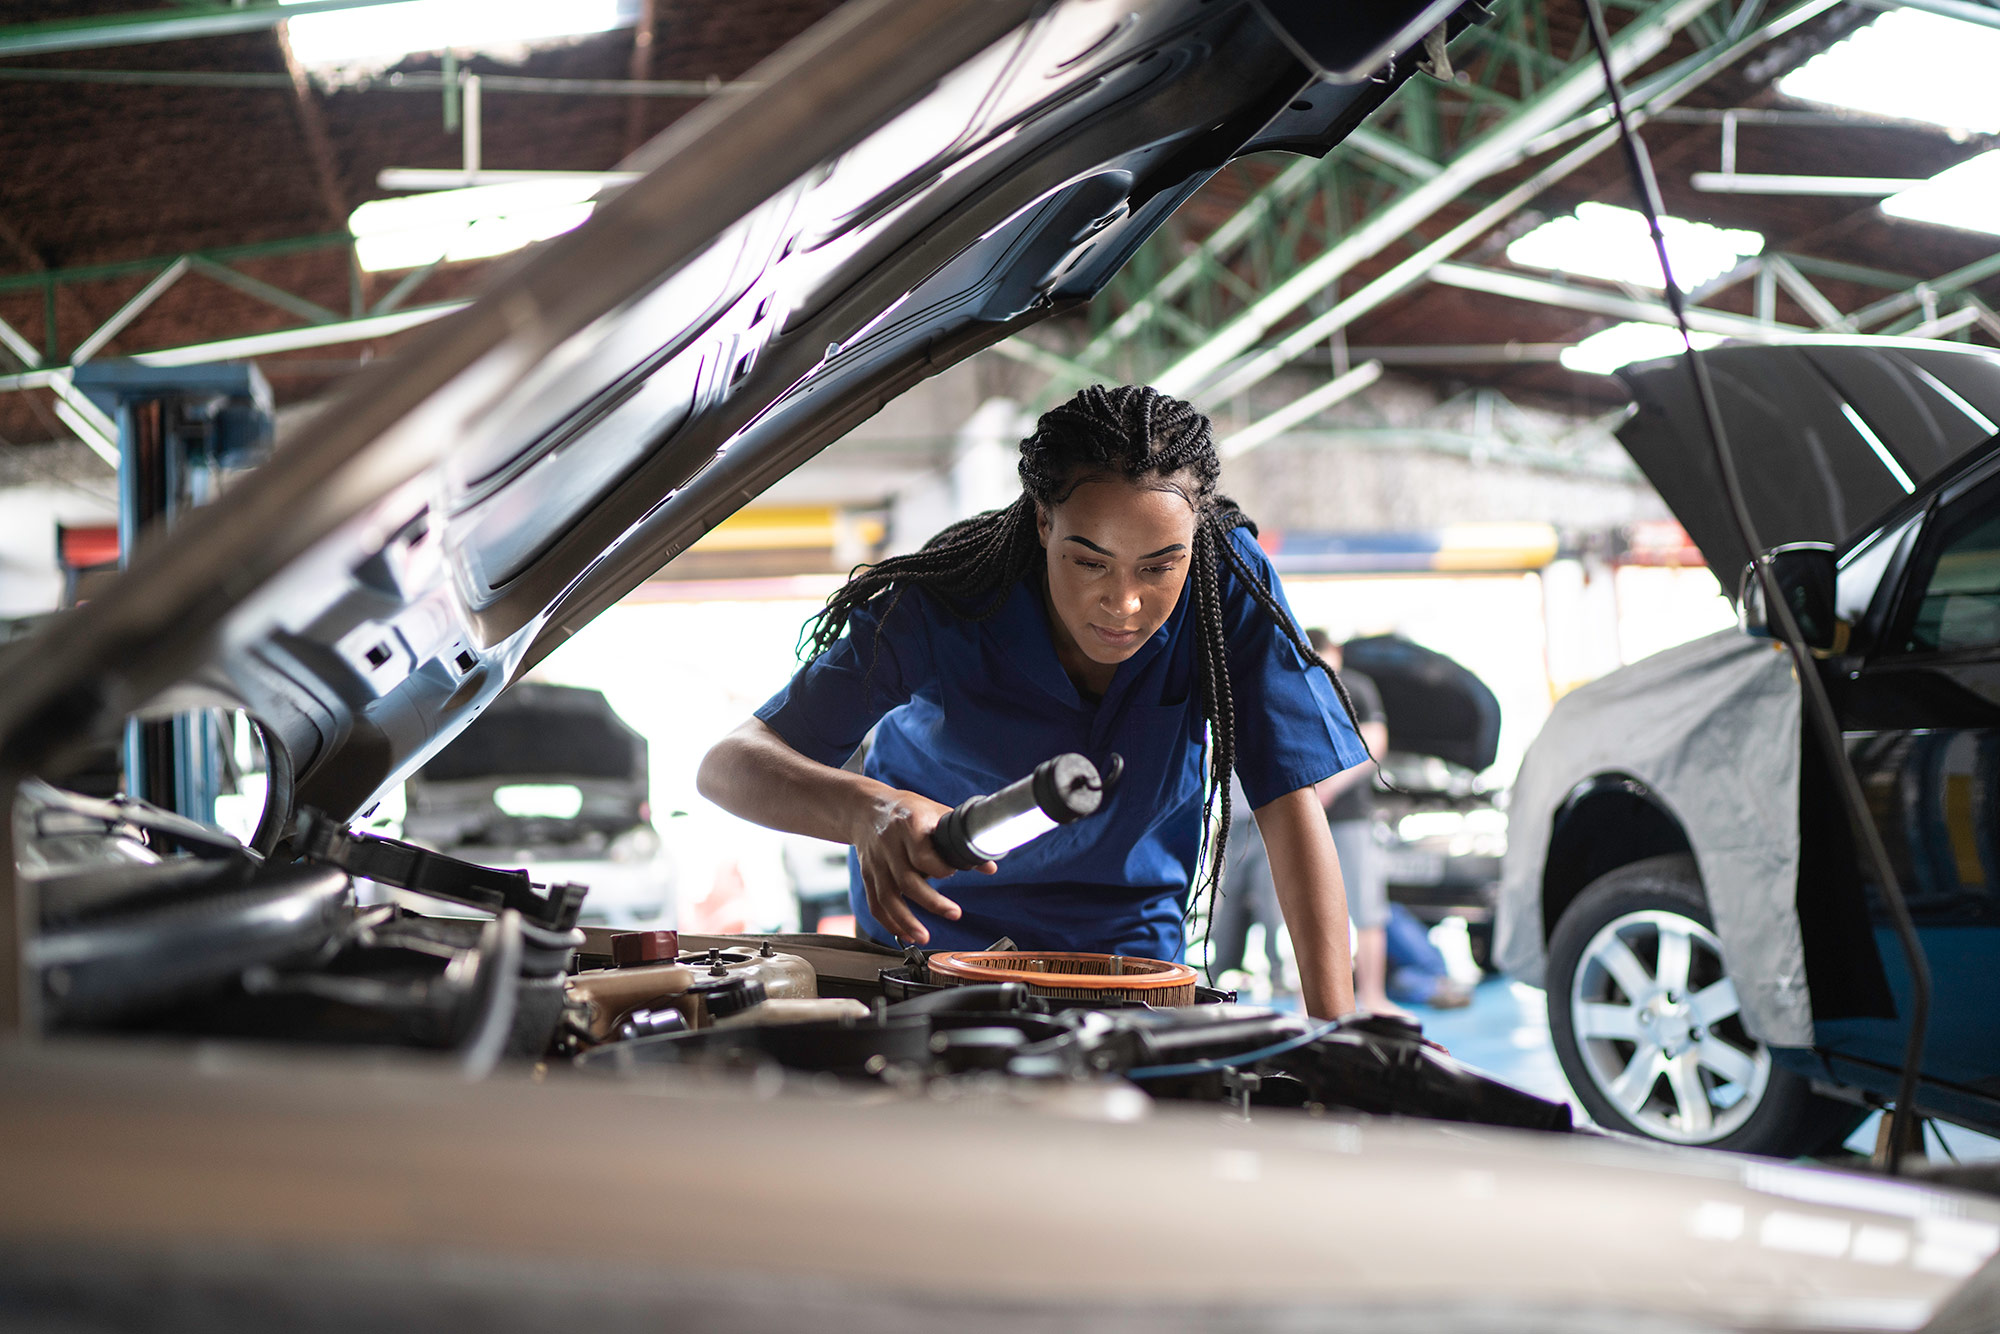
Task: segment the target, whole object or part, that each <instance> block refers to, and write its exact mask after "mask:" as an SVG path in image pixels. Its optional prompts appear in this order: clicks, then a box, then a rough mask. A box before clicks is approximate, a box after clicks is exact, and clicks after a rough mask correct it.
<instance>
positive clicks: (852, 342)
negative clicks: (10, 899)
mask: <svg viewBox="0 0 2000 1334" xmlns="http://www.w3.org/2000/svg"><path fill="white" fill-rule="evenodd" d="M1457 3H1458V0H1407V2H1406V3H1391V4H1384V5H1375V6H1368V7H1366V8H1365V9H1363V10H1359V11H1355V12H1354V13H1353V15H1352V16H1351V18H1343V19H1342V20H1341V21H1340V22H1339V23H1335V24H1329V23H1327V22H1325V21H1324V19H1323V16H1320V17H1319V18H1313V17H1312V16H1311V15H1303V16H1293V15H1292V14H1291V11H1292V10H1293V9H1297V8H1299V7H1297V6H1287V5H1284V4H1264V5H1258V4H1252V3H1248V2H1247V0H1238V2H1237V3H1227V2H1224V3H1215V4H1209V3H1202V0H1153V2H1151V3H1139V4H1128V5H1121V6H1118V7H1116V8H1114V9H1106V8H1104V7H1103V6H1101V5H1097V4H1094V3H1090V2H1089V0H1066V2H1062V3H1047V2H1046V0H956V2H955V3H945V2H941V0H856V3H853V4H849V5H848V6H846V7H845V8H843V9H841V10H840V11H838V12H837V13H835V14H834V15H833V16H832V17H831V18H829V19H828V20H826V21H825V22H823V23H822V24H820V25H819V26H818V27H816V28H815V29H813V30H812V31H811V32H809V33H807V34H806V35H805V36H804V37H802V38H801V39H799V41H797V42H794V43H793V44H792V45H791V46H789V47H787V48H786V49H785V50H783V51H781V52H780V53H779V54H778V55H776V56H774V57H773V58H772V59H771V60H769V61H767V62H766V63H765V64H764V65H763V66H761V67H760V68H759V69H758V70H756V71H753V72H752V73H751V74H750V75H749V76H748V82H749V83H750V84H752V85H754V87H755V90H754V91H751V92H747V93H744V94H741V95H735V96H728V97H718V98H716V99H714V100H712V101H711V102H709V103H707V104H704V106H703V107H702V108H700V109H699V110H698V111H696V112H695V113H693V114H691V115H689V116H687V117H686V118H684V119H683V120H682V121H680V122H678V123H677V124H676V125H675V126H674V127H673V128H672V129H670V130H669V131H668V132H667V133H666V134H664V135H663V136H662V137H661V138H660V139H658V140H656V141H655V142H654V143H653V144H651V145H649V146H648V148H647V149H645V150H644V151H643V152H642V153H641V154H640V155H638V158H637V159H636V160H635V161H634V162H632V163H628V164H627V165H628V166H632V167H636V168H638V169H640V170H642V171H644V172H645V175H643V176H642V177H641V178H640V179H639V180H638V181H636V182H635V183H634V184H632V185H631V186H629V187H628V188H626V189H625V190H624V191H623V192H622V193H620V194H619V195H618V196H617V197H615V198H612V199H609V200H608V201H606V202H604V203H603V204H602V205H601V206H600V207H599V208H598V209H597V211H596V213H595V215H594V216H593V217H592V218H591V219H590V221H589V222H587V223H586V224H585V225H584V226H583V227H582V228H580V229H579V230H577V231H576V232H573V233H571V234H569V235H568V236H566V237H562V238H559V239H558V240H556V241H554V242H552V243H550V244H548V245H547V246H545V247H543V248H541V249H539V250H538V251H536V252H533V253H531V254H530V255H528V256H526V257H524V259H523V260H522V261H521V262H519V263H517V264H516V265H515V266H514V267H513V268H512V269H511V270H510V271H508V272H507V273H506V274H505V275H504V276H503V277H502V278H501V279H500V280H498V281H496V282H495V283H494V284H493V285H492V287H491V288H490V290H488V291H487V293H486V294H485V295H484V296H483V297H482V298H481V299H480V300H479V301H477V302H476V303H475V304H474V305H473V306H471V307H470V308H468V309H467V310H465V311H463V312H460V313H459V314H457V315H454V316H451V317H448V318H446V319H444V320H441V321H439V322H438V323H437V324H436V325H434V326H431V327H430V328H428V329H427V330H425V331H424V332H423V333H422V334H421V335H420V336H419V337H418V338H417V340H416V341H414V342H413V343H412V344H411V345H410V346H409V347H408V348H407V349H406V350H405V351H404V352H403V353H401V354H399V356H398V357H397V358H396V359H395V360H394V362H393V363H392V364H388V365H385V366H383V367H381V368H379V369H377V370H374V371H371V372H368V373H364V374H363V375H360V376H357V377H356V378H355V379H354V380H353V381H352V382H351V383H350V384H349V386H348V387H347V389H346V390H345V392H343V393H342V394H341V395H340V396H339V397H338V399H337V400H336V401H335V402H334V403H332V404H331V405H330V406H329V407H327V408H326V409H325V410H324V411H323V412H321V413H319V414H318V415H317V416H316V417H315V418H314V419H313V420H312V421H311V422H309V423H307V424H306V425H305V426H303V427H302V428H301V429H300V431H299V433H298V434H297V435H296V436H295V437H293V438H292V439H290V440H288V441H285V442H283V444H282V445H281V447H280V449H279V450H278V452H277V454H276V456H275V458H273V459H272V460H271V461H270V462H269V463H268V464H266V465H264V466H263V467H261V468H259V469H258V470H256V471H255V472H253V473H252V474H250V475H249V476H248V477H246V478H245V479H244V480H243V481H242V483H241V484H239V485H238V486H236V487H235V488H234V489H232V490H231V491H230V492H229V493H228V494H226V495H225V496H223V497H222V498H221V499H220V500H219V501H217V502H216V503H215V504H213V505H210V506H208V507H206V508H205V509H203V510H200V511H197V512H196V513H194V514H193V515H191V516H190V517H189V519H188V520H187V521H186V522H185V523H184V524H183V525H182V526H181V527H180V528H179V529H178V530H177V531H176V532H174V533H172V534H171V535H169V536H168V537H167V538H166V539H165V540H164V541H162V542H161V543H159V544H158V545H155V546H152V547H150V548H147V549H143V550H142V552H141V559H140V560H139V561H138V562H137V563H136V564H135V566H134V568H133V569H132V570H130V571H128V572H127V573H125V574H124V575H122V576H120V578H119V579H118V580H116V581H115V582H114V584H113V585H112V586H111V587H110V588H109V589H108V590H107V591H106V592H105V594H104V595H103V596H101V597H99V598H98V599H96V600H94V601H93V602H91V603H90V604H89V605H87V606H85V607H83V608H81V609H80V610H79V611H77V612H76V613H74V614H72V615H67V616H64V617H62V618H60V619H59V621H58V623H56V624H55V625H54V626H52V627H51V629H50V630H49V632H47V633H45V634H43V635H41V636H39V637H38V638H37V639H36V640H35V641H34V642H33V644H32V645H31V646H29V647H30V651H26V652H22V653H19V654H18V655H17V656H16V657H15V658H14V660H13V662H12V664H11V665H10V676H11V686H10V688H9V690H8V691H7V693H6V695H5V696H4V697H0V761H4V767H5V768H6V769H7V770H9V771H11V773H12V774H13V775H16V776H18V775H20V774H23V773H33V772H44V773H47V772H51V771H53V770H55V769H59V768H60V764H61V759H62V756H63V755H64V753H65V752H70V753H74V751H75V750H76V749H77V748H78V747H80V746H81V745H82V744H84V743H85V742H87V741H88V740H89V739H90V738H92V737H96V738H104V737H107V736H109V735H111V734H112V732H113V731H114V729H115V728H116V727H117V726H118V724H119V723H120V721H121V720H122V719H123V718H124V717H126V716H128V715H130V714H133V713H137V712H141V711H165V710H169V709H184V708H188V707H191V706H195V705H205V704H212V705H223V706H230V707H238V708H243V709H245V710H247V711H248V712H249V713H251V714H252V715H253V716H254V717H256V718H258V719H259V720H260V721H261V723H262V724H263V726H264V727H265V728H266V729H267V731H268V733H269V734H270V736H271V737H272V738H273V740H274V741H275V742H276V744H279V745H282V746H283V747H284V749H285V750H286V751H287V752H288V753H289V755H290V758H291V760H292V764H291V766H290V767H291V768H292V769H293V770H294V771H295V772H296V774H297V776H298V777H297V781H296V788H295V790H294V791H292V792H289V793H284V794H280V795H278V796H276V797H274V801H282V802H285V803H289V808H290V809H296V808H297V807H299V806H303V805H310V806H314V807H316V808H318V809H320V810H323V811H325V812H327V813H328V814H330V815H332V816H333V817H335V818H336V819H341V820H345V819H348V818H351V817H352V816H353V815H354V814H355V813H356V812H358V811H360V810H362V809H364V808H365V807H366V806H367V804H368V803H369V802H370V801H371V800H372V799H373V798H374V797H375V795H376V794H377V793H378V792H380V791H381V790H383V789H384V788H386V787H387V786H388V785H390V784H392V783H394V782H396V781H398V780H400V779H401V778H402V777H403V776H405V775H407V774H408V773H409V772H411V771H412V770H414V769H415V768H416V767H418V766H419V765H421V764H422V763H423V762H424V761H425V760H426V759H427V758H428V757H429V756H431V755H432V754H434V753H435V752H436V750H437V749H438V748H439V747H441V746H442V745H444V744H445V743H446V742H448V741H449V740H450V739H451V737H452V736H453V735H455V734H456V732H457V731H458V730H459V729H461V728H462V727H463V726H464V725H465V724H466V723H467V722H469V721H470V720H471V719H472V718H473V717H474V716H475V715H476V714H477V713H478V712H479V710H480V709H481V708H483V707H484V706H485V705H486V704H487V703H488V702H490V701H491V700H492V699H493V698H494V696H496V695H497V694H498V693H499V692H500V690H501V689H503V688H504V687H505V686H506V684H507V683H508V682H509V681H510V680H512V679H514V678H515V677H516V676H518V675H519V673H520V672H521V671H522V670H524V669H525V667H527V666H529V665H532V664H533V663H534V662H535V661H537V660H539V659H540V658H541V657H543V656H545V655H546V654H547V653H548V652H549V651H551V650H552V649H553V648H554V647H556V646H557V645H559V644H560V643H561V642H562V641H563V640H564V639H565V638H566V637H567V636H568V635H570V634H571V633H573V632H574V631H575V630H576V629H577V628H578V627H579V626H581V625H582V624H583V623H585V622H586V621H588V620H589V619H590V618H591V617H593V616H595V615H596V614H598V613H599V612H601V611H602V610H604V609H605V608H606V607H608V606H610V605H612V604H613V603H615V602H616V601H617V600H618V599H619V598H621V597H623V596H624V595H625V594H626V593H627V592H629V591H630V590H631V589H633V588H634V587H636V586H637V585H638V584H639V583H640V582H641V581H642V580H644V579H645V578H647V577H648V576H650V575H652V574H653V573H655V572H656V571H657V570H659V568H660V567H661V566H662V565H664V564H666V563H667V562H668V561H669V560H671V559H672V558H673V557H674V556H675V555H676V554H677V553H678V552H680V551H682V550H684V549H685V548H686V547H687V546H688V545H690V544H691V543H692V542H694V541H695V539H697V538H698V537H700V536H701V535H702V534H703V533H704V532H706V531H707V530H708V529H709V528H711V527H713V526H714V525H715V524H716V523H718V522H720V521H721V520H722V519H723V518H724V517H726V516H727V515H728V514H730V513H731V512H733V511H734V510H736V509H737V508H739V507H740V506H742V505H743V504H744V503H745V502H747V501H749V500H750V499H752V498H754V497H755V496H756V495H758V494H759V493H760V492H761V491H763V490H764V489H765V488H766V487H768V486H769V485H770V484H771V483H772V482H773V481H775V480H777V479H778V478H779V477H781V476H783V475H784V474H785V473H787V472H789V471H790V470H791V469H792V468H794V467H796V466H797V465H798V464H799V463H800V462H802V461H803V460H805V459H806V458H808V457H810V456H811V455H812V454H814V453H816V452H817V451H818V450H819V449H821V448H823V447H824V446H825V445H827V444H828V443H830V442H832V441H833V440H835V439H838V438H839V437H840V436H841V435H843V434H844V433H846V432H847V431H848V430H850V429H852V428H853V427H854V426H855V425H856V424H857V423H859V422H861V421H862V420H865V419H866V418H867V417H869V416H870V415H872V414H873V413H874V412H875V411H877V410H878V409H879V408H880V407H881V406H882V405H883V404H884V403H885V402H886V401H887V400H889V399H890V398H892V397H894V396H895V395H897V394H898V393H900V392H902V391H903V390H904V389H906V388H908V387H909V386H910V385H912V384H914V383H916V382H917V381H919V380H921V379H923V378H925V377H927V376H929V375H932V374H935V373H936V372H938V371H940V370H942V369H944V368H945V367H947V366H950V365H952V364H953V363H955V362H957V361H959V360H960V359H962V358H964V357H966V356H968V355H970V354H971V353H972V352H974V351H977V350H978V349H980V348H983V347H986V346H988V345H990V344H992V343H994V342H996V341H998V340H1000V339H1002V338H1004V337H1007V336H1008V335H1010V334H1012V333H1014V332H1015V331H1017V330H1019V329H1021V328H1023V327H1025V326H1027V325H1029V324H1032V323H1035V322H1037V321H1039V320H1041V319H1043V318H1046V317H1047V316H1048V315H1050V314H1052V313H1055V312H1058V311H1062V310H1064V309H1067V308H1070V307H1072V306H1074V305H1076V304H1077V303H1079V302H1082V301H1084V300H1087V299H1088V298H1089V297H1090V296H1091V295H1093V294H1094V293H1095V292H1097V291H1098V290H1099V289H1100V288H1102V286H1103V285H1104V284H1105V283H1106V282H1107V281H1108V280H1109V278H1110V277H1111V275H1112V274H1113V273H1114V272H1115V271H1116V270H1117V269H1118V267H1119V266H1120V265H1121V264H1122V263H1123V262H1124V261H1125V259H1126V258H1127V257H1129V256H1130V254H1131V253H1132V252H1133V250H1134V249H1135V248H1136V247H1137V246H1138V245H1139V244H1140V243H1141V242H1142V241H1143V240H1144V239H1145V238H1146V237H1147V236H1149V235H1150V234H1151V233H1152V232H1153V231H1154V229H1156V228H1157V227H1158V226H1159V225H1160V224H1161V222H1163V221H1164V220H1165V218H1166V217H1167V216H1168V214H1170V213H1171V212H1172V211H1173V209H1174V208H1175V207H1176V206H1177V205H1178V204H1179V203H1180V202H1181V201H1183V200H1184V199H1186V198H1187V197H1188V195H1190V194H1191V193H1193V191H1194V190H1195V189H1196V188H1198V187H1199V186H1200V185H1201V183H1202V182H1203V181H1204V180H1206V179H1207V177H1208V176H1209V175H1210V174H1212V173H1213V172H1214V171H1215V170H1216V169H1217V168H1218V167H1220V166H1222V165H1223V164H1224V163H1226V162H1228V161H1229V160H1231V159H1232V158H1234V157H1238V156H1241V155H1243V154H1246V153H1250V152H1256V151H1262V150H1268V149H1288V150H1291V151H1298V152H1310V153H1324V152H1325V151H1326V150H1327V149H1328V148H1329V147H1331V146H1332V145H1333V144H1335V143H1337V142H1338V141H1339V140H1340V139H1341V138H1343V137H1344V136H1345V135H1346V134H1347V133H1348V132H1349V131H1350V130H1351V129H1352V128H1353V127H1354V126H1355V125H1356V124H1358V123H1359V121H1360V120H1361V119H1362V118H1363V117H1364V116H1366V115H1367V114H1368V113H1369V112H1370V111H1372V110H1373V109H1374V108H1375V107H1376V106H1378V105H1379V104H1380V103H1381V101H1382V100H1383V99H1384V98H1385V97H1387V96H1388V94H1389V93H1391V92H1393V91H1394V90H1395V88H1396V87H1397V86H1398V85H1399V84H1400V83H1401V81H1402V80H1403V79H1404V78H1406V77H1408V76H1409V74H1410V71H1411V69H1412V68H1413V67H1414V62H1415V56H1414V55H1413V54H1412V52H1413V50H1420V44H1421V38H1422V36H1423V34H1424V32H1426V31H1428V30H1430V29H1431V28H1434V27H1435V26H1436V25H1437V24H1439V23H1440V22H1442V21H1443V20H1444V18H1445V16H1446V15H1447V14H1448V13H1449V12H1450V11H1451V10H1453V9H1454V8H1455V7H1456V5H1457ZM1307 8H1308V9H1310V8H1311V7H1307ZM0 776H5V775H0Z"/></svg>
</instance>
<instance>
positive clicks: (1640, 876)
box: [1548, 854, 1866, 1157]
mask: <svg viewBox="0 0 2000 1334" xmlns="http://www.w3.org/2000/svg"><path fill="white" fill-rule="evenodd" d="M1548 996H1549V1030H1550V1033H1551V1036H1552V1037H1553V1038H1554V1039H1555V1048H1556V1056H1557V1058H1558V1059H1559V1060H1561V1062H1562V1067H1563V1073H1564V1074H1566V1075H1567V1076H1568V1077H1569V1083H1570V1087H1571V1088H1572V1089H1573V1090H1575V1092H1576V1096H1577V1098H1578V1099H1579V1100H1580V1101H1581V1102H1582V1103H1583V1105H1584V1107H1585V1108H1586V1109H1587V1110H1588V1111H1589V1112H1590V1115H1591V1117H1592V1118H1593V1119H1594V1120H1595V1121H1596V1122H1597V1123H1598V1124H1599V1125H1601V1126H1604V1127H1606V1128H1608V1129H1613V1130H1623V1131H1627V1132H1629V1133H1631V1134H1635V1135H1643V1136H1646V1137H1647V1138H1649V1139H1656V1140H1662V1141H1665V1142H1667V1143H1671V1144H1694V1145H1702V1146H1705V1147H1710V1148H1718V1149H1733V1150H1737V1151H1739V1152H1743V1153H1763V1154H1772V1155H1776V1156H1780V1157H1792V1156H1796V1155H1799V1154H1807V1153H1815V1152H1819V1151H1822V1150H1824V1149H1826V1148H1829V1147H1831V1146H1833V1145H1836V1144H1838V1143H1839V1142H1840V1141H1841V1140H1842V1139H1844V1138H1846V1137H1847V1135H1848V1134H1849V1133H1850V1132H1851V1131H1852V1130H1853V1129H1854V1127H1855V1126H1856V1125H1858V1124H1860V1121H1861V1118H1862V1117H1863V1116H1864V1115H1866V1112H1865V1110H1864V1109H1863V1108H1859V1107H1855V1106H1852V1105H1850V1104H1847V1103H1842V1102H1836V1101H1834V1100H1832V1099H1830V1098H1823V1097H1820V1096H1819V1095H1817V1094H1815V1093H1814V1092H1813V1091H1812V1087H1811V1085H1810V1084H1809V1083H1808V1082H1807V1081H1806V1080H1805V1079H1802V1078H1801V1077H1799V1076H1798V1075H1795V1074H1793V1073H1792V1072H1790V1071H1788V1070H1782V1069H1779V1068H1777V1067H1775V1066H1774V1065H1773V1064H1772V1062H1771V1054H1770V1052H1769V1051H1768V1050H1767V1049H1766V1048H1765V1046H1764V1044H1763V1043H1762V1042H1759V1041H1758V1040H1757V1039H1755V1038H1753V1037H1751V1036H1750V1034H1749V1032H1748V1030H1746V1029H1745V1028H1744V1027H1743V1018H1742V1014H1741V1007H1740V1005H1739V1004H1738V1002H1737V997H1736V987H1735V984H1734V983H1732V982H1731V981H1730V979H1729V975H1728V973H1727V972H1726V971H1725V969H1724V966H1723V958H1722V947H1721V943H1720V942H1719V941H1718V940H1717V939H1716V935H1715V929H1714V925H1713V923H1712V921H1711V919H1710V917H1709V913H1708V903H1707V900H1706V898H1705V897H1704V895H1703V893H1702V887H1701V875H1700V872H1699V871H1698V870H1697V869H1696V867H1695V861H1694V858H1693V857H1690V856H1687V855H1685V854H1681V855H1676V856H1668V857H1649V858H1647V859H1646V860H1644V861H1639V862H1634V863H1632V864H1631V865H1629V866H1621V867H1619V868H1618V869H1617V870H1614V871H1610V872H1607V873H1606V874H1604V875H1602V876H1599V877H1598V878H1597V879H1596V880H1593V881H1592V882H1591V883H1590V884H1589V885H1587V886H1586V887H1585V888H1584V890H1583V892H1582V893H1581V894H1579V895H1578V896H1577V898H1576V900H1575V902H1573V903H1572V904H1570V906H1569V909H1568V910H1567V911H1566V912H1564V913H1563V915H1562V920H1561V921H1560V922H1558V923H1557V924H1556V929H1555V934H1554V935H1553V936H1552V937H1551V938H1550V940H1549V966H1548Z"/></svg>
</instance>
